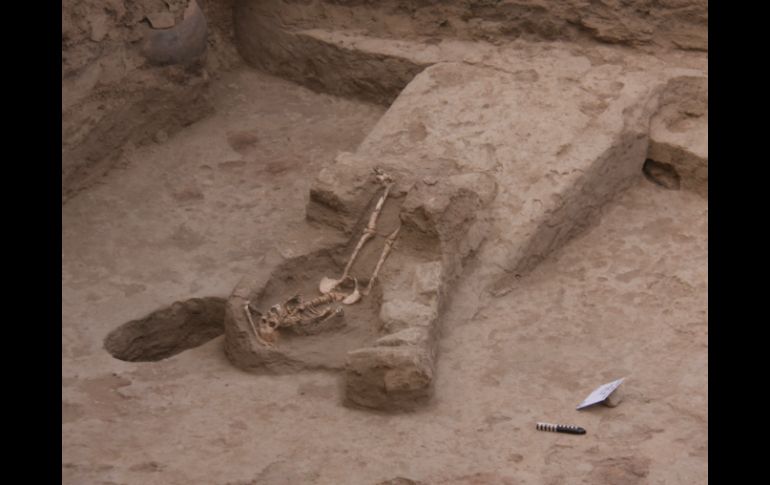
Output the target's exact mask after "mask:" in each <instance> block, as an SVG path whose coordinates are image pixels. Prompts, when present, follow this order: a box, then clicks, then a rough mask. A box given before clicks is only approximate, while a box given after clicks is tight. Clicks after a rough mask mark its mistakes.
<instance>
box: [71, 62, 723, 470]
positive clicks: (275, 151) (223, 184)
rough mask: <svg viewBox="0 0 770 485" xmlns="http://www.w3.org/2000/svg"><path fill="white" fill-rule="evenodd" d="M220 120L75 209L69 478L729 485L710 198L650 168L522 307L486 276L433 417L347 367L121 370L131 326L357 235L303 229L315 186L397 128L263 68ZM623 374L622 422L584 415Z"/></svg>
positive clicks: (565, 253)
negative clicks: (713, 439)
mask: <svg viewBox="0 0 770 485" xmlns="http://www.w3.org/2000/svg"><path fill="white" fill-rule="evenodd" d="M212 104H213V105H214V106H215V108H216V113H215V114H214V115H212V116H210V117H208V118H206V119H204V120H202V121H200V122H198V123H196V124H194V125H192V126H190V127H189V128H187V129H185V130H183V131H181V132H179V133H178V134H176V135H174V136H172V137H170V138H168V139H166V137H165V136H164V134H163V133H159V134H158V135H157V140H158V143H157V144H155V145H151V146H145V147H142V148H138V149H134V150H128V151H127V153H126V155H125V156H124V157H123V160H122V165H121V167H120V168H119V169H117V170H113V171H112V172H110V173H109V175H108V176H106V177H105V178H104V179H102V181H101V182H100V183H99V184H98V185H96V186H94V187H92V188H91V189H89V190H87V191H84V192H82V193H80V194H79V195H77V196H75V197H74V198H73V199H71V200H70V201H69V202H68V203H67V204H66V205H64V206H63V207H62V222H63V228H64V229H63V235H62V237H63V245H62V259H63V281H62V317H63V325H62V354H63V357H62V364H63V369H62V399H63V402H62V422H63V425H62V448H63V450H62V466H63V468H62V470H63V483H67V484H133V483H143V484H164V485H166V484H190V483H201V484H231V485H235V484H251V483H258V484H300V483H321V484H372V485H374V484H376V483H379V482H381V481H384V480H388V479H393V478H396V477H405V478H408V479H411V480H414V481H420V482H424V483H430V484H440V483H453V484H476V483H478V484H482V483H483V484H486V483H511V484H519V483H526V484H540V483H547V484H563V483H566V484H569V483H585V484H637V483H639V484H641V483H649V484H671V483H682V484H685V483H687V484H689V483H707V473H708V461H707V456H708V417H707V411H708V401H707V394H708V372H707V363H708V360H707V353H708V327H707V293H708V279H707V253H708V239H707V233H708V203H707V200H706V199H704V198H703V197H700V196H698V195H696V194H695V193H692V192H688V191H673V190H666V189H665V188H663V187H660V186H657V185H654V184H652V183H651V182H649V181H648V180H646V179H644V177H643V176H642V174H641V173H640V175H639V181H638V183H637V184H636V185H635V186H634V187H632V188H631V189H629V190H628V191H626V192H624V193H623V194H621V195H620V196H619V197H618V198H617V200H616V201H614V202H613V203H612V204H610V205H608V206H606V207H605V208H604V210H603V214H602V217H601V219H600V220H599V221H597V223H596V225H594V226H593V228H592V229H590V230H589V231H588V232H586V233H584V234H582V235H581V236H580V237H578V238H577V239H575V240H573V241H572V242H570V243H569V244H567V245H566V246H565V247H563V248H562V249H560V250H558V251H557V252H556V253H554V254H552V255H551V257H550V258H549V259H547V260H546V261H545V262H544V263H542V264H541V265H540V266H538V267H537V268H536V269H535V270H534V272H533V273H531V274H530V275H527V276H525V277H524V278H522V279H520V280H519V284H518V285H517V286H516V287H515V288H514V290H513V291H511V292H510V293H508V294H506V295H505V296H501V297H497V298H494V297H492V296H490V295H489V294H487V293H484V292H482V291H481V290H480V289H481V288H484V287H485V286H486V283H488V282H485V281H480V276H478V274H480V273H481V272H480V271H471V272H470V273H469V274H468V275H467V277H466V278H465V280H464V281H463V282H462V283H461V284H460V285H459V286H458V287H457V288H456V290H455V292H454V294H453V298H452V299H451V304H450V306H449V308H448V310H447V313H446V315H447V316H446V318H445V320H444V322H443V336H442V339H441V344H440V357H439V359H438V373H437V380H436V395H435V398H434V399H433V401H432V403H431V404H430V405H429V406H428V407H427V408H424V409H422V410H420V411H418V412H416V413H410V414H401V415H386V414H378V413H371V412H364V411H357V410H352V409H349V408H346V407H343V406H342V405H341V403H340V399H341V398H340V396H341V393H340V389H339V388H340V386H341V384H342V381H341V378H340V376H339V375H336V374H332V373H313V372H306V373H300V374H297V375H288V376H270V375H254V374H249V373H245V372H242V371H239V370H237V369H236V368H235V367H233V366H232V365H231V364H230V363H229V362H228V361H227V359H226V358H225V355H224V353H223V349H222V346H223V342H222V337H217V338H215V339H213V340H211V341H209V342H208V343H206V344H204V345H202V346H199V347H197V348H193V349H190V350H187V351H185V352H182V353H180V354H178V355H176V356H173V357H171V358H168V359H165V360H162V361H158V362H143V363H142V362H124V361H121V360H117V359H115V358H113V357H112V356H111V355H110V354H109V353H108V352H107V351H105V350H104V348H103V341H104V338H105V337H106V335H107V334H108V333H109V332H110V331H112V330H113V329H115V328H117V327H118V326H120V325H121V324H123V323H125V322H127V321H130V320H133V319H137V318H140V317H143V316H145V315H147V314H148V313H150V312H151V311H153V310H156V309H159V308H163V307H167V306H168V305H170V304H171V303H172V302H174V301H179V300H185V299H188V298H192V297H210V296H218V297H226V296H227V295H228V294H229V293H230V292H231V291H232V289H233V287H234V286H235V284H236V283H237V282H238V280H239V279H240V278H241V277H242V276H243V275H244V274H245V273H247V272H249V271H252V270H253V269H254V268H258V267H260V265H267V264H268V263H270V264H275V262H276V261H280V260H281V259H286V258H291V257H292V256H294V255H296V254H302V253H303V252H306V251H308V250H309V248H311V247H314V246H317V245H318V244H320V242H322V241H327V240H330V239H333V238H337V237H339V235H338V234H336V233H332V232H331V231H328V230H324V229H321V228H316V227H313V226H310V225H308V223H307V222H306V221H305V219H304V211H305V203H306V199H307V194H308V188H309V186H310V182H311V179H312V177H313V176H314V175H315V174H316V173H317V172H318V171H319V170H320V168H321V167H323V166H324V164H327V163H329V161H330V160H332V159H333V157H334V156H335V155H336V154H337V153H338V152H339V151H351V150H354V149H355V148H356V146H357V144H358V143H359V142H360V141H361V140H362V139H363V138H364V136H365V135H366V134H367V133H368V132H369V130H370V129H371V128H372V127H373V126H374V124H375V123H376V122H377V120H378V119H379V117H380V116H381V115H382V114H383V113H384V111H385V108H383V107H380V106H374V105H367V104H363V103H360V102H354V101H349V100H344V99H341V98H335V97H332V96H328V95H320V94H315V93H313V92H311V91H308V90H306V89H304V88H301V87H298V86H296V85H294V84H291V83H289V82H286V81H283V80H279V79H276V78H272V77H270V76H267V75H264V74H261V73H258V72H256V71H252V70H250V69H248V68H245V67H243V68H240V69H238V70H236V71H234V72H233V73H231V74H228V75H225V76H223V78H222V79H221V80H218V81H216V82H215V83H214V85H213V87H212ZM620 377H628V379H627V381H626V382H625V383H624V384H623V386H622V387H621V391H622V392H623V396H624V400H623V402H622V403H621V404H620V405H619V406H618V407H616V408H606V407H597V408H593V409H589V410H585V411H581V412H578V411H575V407H576V406H577V404H578V403H579V402H580V401H582V400H583V398H584V397H586V395H587V394H588V393H589V392H590V391H591V390H592V389H593V388H595V387H596V386H598V385H600V384H603V383H606V382H609V381H611V380H614V379H617V378H620ZM537 421H547V422H559V423H565V424H575V425H579V426H583V427H584V428H586V429H587V431H588V433H587V434H586V435H584V436H573V435H566V434H556V433H544V432H539V431H536V430H535V423H536V422H537ZM401 483H410V482H407V481H402V482H401Z"/></svg>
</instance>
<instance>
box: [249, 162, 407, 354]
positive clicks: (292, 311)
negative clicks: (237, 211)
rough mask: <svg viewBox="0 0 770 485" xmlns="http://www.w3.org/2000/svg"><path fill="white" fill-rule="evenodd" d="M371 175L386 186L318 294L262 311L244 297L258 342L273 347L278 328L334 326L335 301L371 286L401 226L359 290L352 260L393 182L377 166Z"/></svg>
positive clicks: (350, 300)
mask: <svg viewBox="0 0 770 485" xmlns="http://www.w3.org/2000/svg"><path fill="white" fill-rule="evenodd" d="M374 176H375V178H376V179H377V181H378V182H379V183H380V184H381V185H382V186H383V187H384V188H385V191H384V192H383V194H382V196H381V197H380V199H379V200H378V201H377V205H376V206H375V207H374V210H373V211H372V214H371V215H370V216H369V223H368V224H367V225H366V227H365V228H364V231H363V234H362V235H361V238H360V239H359V240H358V244H356V247H355V248H354V249H353V253H352V254H351V255H350V259H349V260H348V262H347V264H346V265H345V269H344V270H343V272H342V276H341V277H340V278H339V279H332V278H328V277H324V278H322V279H321V283H320V284H319V291H320V292H321V296H319V297H317V298H313V299H311V300H308V301H305V300H303V298H302V296H300V295H294V296H293V297H291V298H289V299H288V300H286V301H285V302H283V303H279V304H276V305H273V306H272V307H270V309H269V310H268V311H267V313H266V314H264V315H263V314H262V313H261V312H259V311H258V310H257V309H256V308H254V307H253V306H251V302H250V301H246V304H245V305H244V311H245V313H246V317H247V318H248V320H249V324H251V328H252V330H253V331H254V336H255V337H256V339H257V342H259V343H260V344H261V345H263V346H266V347H274V346H275V342H276V341H277V338H278V330H279V329H290V330H292V331H293V332H295V333H298V334H300V335H312V334H316V333H320V332H322V331H324V330H325V329H327V328H329V327H332V326H334V325H335V324H336V323H337V322H339V321H340V319H341V318H342V317H343V316H344V310H343V308H342V306H340V305H338V303H342V304H343V305H352V304H354V303H356V302H357V301H359V300H360V299H361V298H362V296H367V295H368V294H369V292H370V291H371V290H372V286H373V285H374V281H375V280H376V279H377V275H378V274H379V272H380V268H382V265H383V263H384V262H385V259H386V258H387V257H388V254H390V251H391V248H392V247H393V243H394V242H395V240H396V237H397V236H398V232H399V230H400V229H401V227H400V226H399V227H398V228H396V230H395V231H393V232H392V233H391V234H390V235H389V236H388V237H387V238H386V239H385V245H384V247H383V249H382V253H381V254H380V259H379V260H378V261H377V265H376V266H375V268H374V271H373V272H372V276H371V278H369V282H368V283H367V285H366V288H364V289H363V290H362V291H359V289H358V281H357V280H356V279H355V278H354V277H352V276H350V274H349V273H350V269H351V268H352V267H353V262H354V261H355V259H356V257H357V256H358V253H359V252H360V251H361V248H363V247H364V244H366V243H367V241H369V239H371V238H373V237H374V235H375V234H376V233H377V232H376V227H377V219H378V218H379V216H380V212H382V207H383V205H384V204H385V199H387V198H388V195H389V194H390V190H391V188H392V187H393V184H394V182H393V179H392V177H391V176H390V175H388V174H386V173H385V172H383V171H382V170H381V169H379V168H375V169H374ZM348 282H352V283H353V290H352V292H350V293H344V292H343V291H339V290H341V289H342V287H343V285H345V284H347V283H348ZM252 313H254V314H255V315H256V316H257V317H258V318H259V324H255V323H254V319H253V318H252Z"/></svg>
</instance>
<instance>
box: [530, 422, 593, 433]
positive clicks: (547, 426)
mask: <svg viewBox="0 0 770 485" xmlns="http://www.w3.org/2000/svg"><path fill="white" fill-rule="evenodd" d="M537 429H538V430H540V431H553V432H554V433H569V434H586V430H584V429H583V428H581V427H579V426H570V425H567V424H551V423H537Z"/></svg>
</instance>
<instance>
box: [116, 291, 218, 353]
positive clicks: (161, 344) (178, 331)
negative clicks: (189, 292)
mask: <svg viewBox="0 0 770 485" xmlns="http://www.w3.org/2000/svg"><path fill="white" fill-rule="evenodd" d="M224 316H225V299H224V298H218V297H207V298H192V299H189V300H185V301H180V302H176V303H174V304H172V305H171V306H169V307H166V308H163V309H160V310H157V311H154V312H152V313H150V314H149V315H147V316H145V317H143V318H140V319H138V320H132V321H130V322H127V323H125V324H123V325H121V326H120V327H118V328H116V329H115V330H113V331H112V332H110V333H109V335H107V337H106V338H105V340H104V348H105V349H106V350H107V352H109V353H110V354H111V355H112V356H113V357H115V358H116V359H120V360H125V361H129V362H154V361H158V360H162V359H166V358H168V357H171V356H174V355H176V354H178V353H180V352H183V351H185V350H187V349H191V348H194V347H198V346H200V345H203V344H205V343H206V342H208V341H210V340H212V339H214V338H216V337H218V336H220V335H222V333H223V332H224V328H223V326H222V323H223V321H224Z"/></svg>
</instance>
